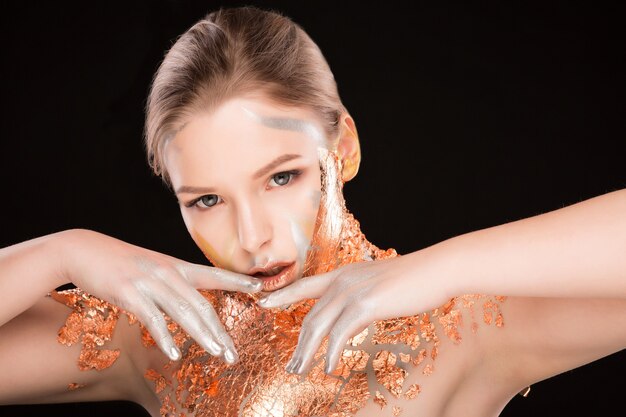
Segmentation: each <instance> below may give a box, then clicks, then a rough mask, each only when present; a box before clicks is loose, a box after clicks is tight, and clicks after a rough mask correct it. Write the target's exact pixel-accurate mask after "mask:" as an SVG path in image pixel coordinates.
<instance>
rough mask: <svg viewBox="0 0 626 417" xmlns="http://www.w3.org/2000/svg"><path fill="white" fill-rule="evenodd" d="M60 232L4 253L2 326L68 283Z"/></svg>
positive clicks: (0, 252) (0, 253)
mask: <svg viewBox="0 0 626 417" xmlns="http://www.w3.org/2000/svg"><path fill="white" fill-rule="evenodd" d="M67 233H69V232H59V233H54V234H51V235H47V236H42V237H39V238H36V239H32V240H28V241H26V242H22V243H19V244H16V245H13V246H9V247H6V248H3V249H0V295H1V296H2V303H0V326H1V325H3V324H5V323H6V322H8V321H9V320H11V319H12V318H13V317H16V316H17V315H19V314H20V313H22V312H24V311H26V310H27V309H29V308H30V307H32V306H33V305H35V303H37V301H38V300H40V299H41V297H43V296H45V295H46V294H47V293H48V292H50V291H51V290H53V289H55V288H57V287H58V286H60V285H63V284H65V283H67V282H69V281H68V280H67V278H66V277H65V275H66V274H64V273H63V266H62V259H63V256H62V251H63V249H62V246H63V245H62V241H63V239H64V237H65V235H66V234H67Z"/></svg>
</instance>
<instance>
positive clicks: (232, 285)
mask: <svg viewBox="0 0 626 417" xmlns="http://www.w3.org/2000/svg"><path fill="white" fill-rule="evenodd" d="M178 270H179V272H180V273H181V275H182V276H184V277H185V278H187V280H188V281H189V282H190V283H191V284H192V285H193V286H194V287H195V288H198V289H220V290H226V291H239V292H247V293H255V292H259V291H261V290H262V289H263V281H262V280H261V279H260V278H255V277H251V276H249V275H244V274H238V273H236V272H232V271H227V270H225V269H221V268H215V267H212V266H205V265H198V264H189V263H187V264H183V265H180V266H178Z"/></svg>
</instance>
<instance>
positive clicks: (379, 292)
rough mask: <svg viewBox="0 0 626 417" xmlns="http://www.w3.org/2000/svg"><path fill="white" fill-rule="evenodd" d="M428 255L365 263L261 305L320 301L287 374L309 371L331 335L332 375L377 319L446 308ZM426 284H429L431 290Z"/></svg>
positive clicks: (302, 281)
mask: <svg viewBox="0 0 626 417" xmlns="http://www.w3.org/2000/svg"><path fill="white" fill-rule="evenodd" d="M427 258H428V255H427V254H426V253H421V252H414V253H412V254H410V255H405V256H401V257H397V258H392V259H386V260H380V261H372V262H360V263H355V264H350V265H346V266H344V267H342V268H339V269H336V270H334V271H331V272H328V273H326V274H321V275H317V276H312V277H307V278H302V279H300V280H299V281H297V282H295V283H293V284H291V285H289V286H288V287H285V288H282V289H280V290H277V291H275V292H273V293H271V294H270V295H268V296H266V297H264V298H262V299H261V300H259V305H261V306H262V307H268V308H270V307H280V306H283V305H286V304H292V303H295V302H297V301H300V300H303V299H310V298H319V300H318V301H317V303H316V304H315V305H314V306H313V307H312V308H311V310H310V311H309V313H308V314H307V315H306V316H305V318H304V320H303V322H302V330H301V331H300V336H299V339H298V346H297V347H296V351H295V352H294V354H293V357H292V358H291V360H290V362H289V363H288V364H287V367H286V370H287V372H291V373H297V374H301V373H304V372H306V371H307V370H308V368H309V366H310V365H311V363H312V361H313V358H314V355H315V353H316V352H317V350H318V348H319V346H320V344H321V343H322V340H323V338H324V337H325V336H326V335H328V336H329V338H328V348H327V350H326V366H325V372H326V373H331V372H332V371H333V370H334V369H335V368H336V367H337V363H338V362H339V358H340V356H341V353H342V351H343V348H344V346H345V344H346V343H347V341H348V339H350V338H351V337H354V336H356V335H357V334H359V333H360V332H361V331H363V329H365V328H366V327H367V326H368V325H369V324H370V323H372V322H373V321H374V320H385V319H389V318H395V317H405V316H410V315H414V314H417V313H420V312H424V311H428V310H430V309H433V308H436V307H438V306H440V305H442V304H444V303H445V302H446V301H447V300H448V299H449V297H448V295H447V290H446V288H444V286H443V285H441V283H442V282H444V280H445V277H441V279H439V277H438V278H437V281H439V282H435V280H434V279H431V278H429V275H430V276H433V274H432V273H430V272H429V269H430V268H429V266H428V263H427V262H425V261H426V260H427ZM426 284H429V285H428V286H427V285H426Z"/></svg>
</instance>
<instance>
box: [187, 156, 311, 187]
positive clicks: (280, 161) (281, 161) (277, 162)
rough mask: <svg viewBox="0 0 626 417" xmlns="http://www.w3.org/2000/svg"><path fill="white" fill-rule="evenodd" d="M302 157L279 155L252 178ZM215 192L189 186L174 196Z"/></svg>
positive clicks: (261, 175)
mask: <svg viewBox="0 0 626 417" xmlns="http://www.w3.org/2000/svg"><path fill="white" fill-rule="evenodd" d="M301 157H302V155H298V154H293V153H288V154H285V155H281V156H279V157H278V158H276V159H274V160H273V161H272V162H270V163H269V164H267V165H265V166H264V167H263V168H261V169H259V170H258V171H257V172H255V173H254V175H253V178H255V179H256V178H259V177H263V176H265V175H267V174H268V173H269V172H270V171H272V170H273V169H274V168H276V167H278V166H280V165H282V164H284V163H285V162H288V161H291V160H293V159H296V158H301ZM214 191H215V188H213V187H194V186H191V185H181V186H180V187H179V188H178V189H177V190H176V191H175V194H185V193H188V194H211V193H213V192H214Z"/></svg>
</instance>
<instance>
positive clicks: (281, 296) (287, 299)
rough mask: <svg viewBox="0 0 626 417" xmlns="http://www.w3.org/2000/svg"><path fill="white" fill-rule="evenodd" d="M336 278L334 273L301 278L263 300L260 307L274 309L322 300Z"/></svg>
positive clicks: (260, 301)
mask: <svg viewBox="0 0 626 417" xmlns="http://www.w3.org/2000/svg"><path fill="white" fill-rule="evenodd" d="M334 278H335V273H334V271H333V272H327V273H325V274H321V275H314V276H310V277H305V278H301V279H300V280H298V281H296V282H294V283H293V284H291V285H288V286H287V287H285V288H281V289H279V290H276V291H274V292H272V293H270V294H269V295H267V296H265V297H263V298H261V299H260V300H259V305H260V306H261V307H266V308H272V307H280V306H283V305H286V304H293V303H296V302H298V301H300V300H304V299H309V298H320V297H322V296H323V295H324V294H325V293H326V291H327V290H328V287H329V286H330V285H331V284H332V282H333V281H334Z"/></svg>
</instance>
